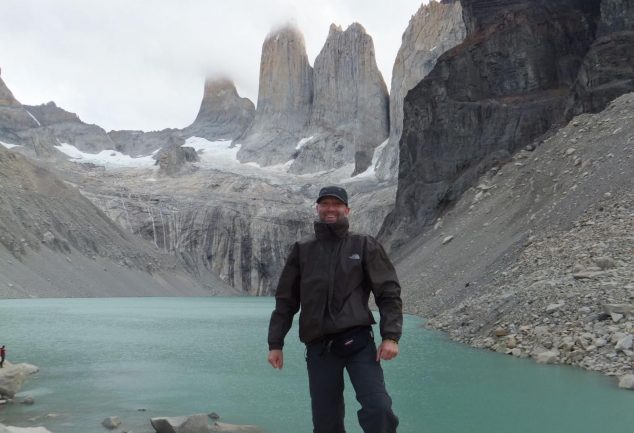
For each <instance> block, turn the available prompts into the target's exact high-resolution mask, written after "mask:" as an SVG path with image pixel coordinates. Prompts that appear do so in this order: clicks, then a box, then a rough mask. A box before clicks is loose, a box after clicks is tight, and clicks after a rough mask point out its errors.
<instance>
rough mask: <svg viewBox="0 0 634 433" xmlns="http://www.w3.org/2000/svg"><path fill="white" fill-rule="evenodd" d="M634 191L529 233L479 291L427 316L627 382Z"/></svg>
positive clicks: (514, 351)
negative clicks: (559, 226) (561, 226)
mask: <svg viewBox="0 0 634 433" xmlns="http://www.w3.org/2000/svg"><path fill="white" fill-rule="evenodd" d="M633 233H634V194H632V193H631V192H628V193H623V194H621V195H620V196H618V197H613V196H611V194H610V193H606V194H605V196H604V197H603V199H602V200H599V201H598V202H597V203H596V205H595V206H593V207H591V208H589V209H588V210H587V211H586V213H584V215H583V216H582V217H581V218H580V219H579V220H578V221H576V222H575V223H574V224H573V226H572V228H570V229H569V230H566V231H557V230H549V231H546V232H544V233H536V234H533V235H531V236H530V237H529V238H528V239H527V241H526V242H525V245H524V248H523V250H522V252H521V253H520V255H519V257H518V259H517V262H516V263H515V264H514V265H513V266H512V267H511V268H510V269H509V270H508V271H504V272H502V273H500V274H499V276H498V277H497V278H496V279H495V280H494V281H493V283H491V285H490V287H489V288H487V289H486V290H482V292H483V293H484V294H483V295H482V296H479V297H476V298H470V299H468V300H466V301H463V302H461V303H460V304H459V305H457V306H456V307H454V308H451V309H450V310H447V311H445V312H443V313H442V314H440V315H438V316H437V317H434V318H433V319H431V320H429V321H428V322H427V326H428V327H430V328H434V329H439V330H442V331H444V332H446V333H447V334H448V336H449V337H450V338H451V339H453V340H457V341H460V342H463V343H466V344H469V345H471V346H474V347H478V348H485V349H489V350H493V351H496V352H500V353H505V354H508V355H512V356H515V357H519V358H533V359H535V360H536V361H537V362H540V363H547V364H566V365H572V366H575V367H580V368H583V369H586V370H591V371H598V372H601V373H604V374H606V375H608V376H617V377H618V378H619V386H620V387H622V388H628V389H634V347H633V337H634V261H633V257H634V236H633V235H632V234H633Z"/></svg>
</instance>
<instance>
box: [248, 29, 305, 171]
mask: <svg viewBox="0 0 634 433" xmlns="http://www.w3.org/2000/svg"><path fill="white" fill-rule="evenodd" d="M312 100H313V70H312V67H311V66H310V64H309V62H308V56H307V55H306V47H305V45H304V37H303V36H302V34H301V33H300V32H299V30H297V29H296V28H294V27H291V26H286V27H283V28H281V29H279V30H277V31H274V32H272V33H270V34H269V35H268V36H267V37H266V40H265V41H264V44H263V45H262V58H261V61H260V85H259V90H258V104H257V110H256V113H255V118H254V120H253V123H252V124H251V126H250V127H249V129H247V131H246V132H245V133H244V134H243V135H242V136H240V137H239V138H238V139H236V142H237V143H239V144H240V145H241V148H240V151H239V152H238V158H239V159H240V161H242V162H249V161H254V162H257V163H258V164H260V165H271V164H277V163H283V162H286V161H288V160H289V159H291V157H292V155H293V153H294V152H295V150H296V149H295V148H296V146H297V143H298V142H299V140H300V139H301V138H302V136H301V131H302V130H303V129H304V127H305V126H306V124H307V123H308V120H309V117H310V109H311V104H312Z"/></svg>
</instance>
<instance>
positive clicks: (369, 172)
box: [342, 140, 389, 183]
mask: <svg viewBox="0 0 634 433" xmlns="http://www.w3.org/2000/svg"><path fill="white" fill-rule="evenodd" d="M388 141H389V140H385V141H384V142H383V143H381V144H379V145H378V146H377V148H376V149H374V153H373V154H372V163H371V164H370V166H369V167H368V168H367V169H366V170H365V171H364V172H363V173H359V174H357V175H356V176H354V177H351V178H349V179H345V180H343V181H342V183H350V182H354V181H355V180H362V179H373V180H378V179H377V177H376V168H377V166H378V163H379V160H380V158H381V155H382V154H383V151H384V150H385V147H386V146H387V142H388Z"/></svg>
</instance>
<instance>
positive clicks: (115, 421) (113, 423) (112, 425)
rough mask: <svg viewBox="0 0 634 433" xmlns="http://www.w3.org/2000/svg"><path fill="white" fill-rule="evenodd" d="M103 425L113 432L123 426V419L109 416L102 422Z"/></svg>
mask: <svg viewBox="0 0 634 433" xmlns="http://www.w3.org/2000/svg"><path fill="white" fill-rule="evenodd" d="M101 425H102V426H104V427H105V428H107V429H109V430H113V429H116V428H117V427H119V426H120V425H121V419H120V418H119V417H118V416H109V417H108V418H106V419H104V420H103V421H101Z"/></svg>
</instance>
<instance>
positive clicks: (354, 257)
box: [348, 253, 361, 260]
mask: <svg viewBox="0 0 634 433" xmlns="http://www.w3.org/2000/svg"><path fill="white" fill-rule="evenodd" d="M348 258H349V259H351V260H361V257H360V256H359V254H357V253H354V254H353V255H351V256H350V257H348Z"/></svg>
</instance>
